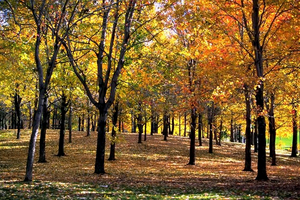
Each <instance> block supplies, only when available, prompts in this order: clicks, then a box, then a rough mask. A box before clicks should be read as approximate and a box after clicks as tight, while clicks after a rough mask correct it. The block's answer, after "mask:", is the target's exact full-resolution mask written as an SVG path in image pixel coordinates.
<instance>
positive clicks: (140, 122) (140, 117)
mask: <svg viewBox="0 0 300 200" xmlns="http://www.w3.org/2000/svg"><path fill="white" fill-rule="evenodd" d="M137 126H138V129H139V139H138V143H142V135H143V114H142V103H141V102H139V113H138V117H137Z"/></svg>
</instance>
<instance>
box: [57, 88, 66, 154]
mask: <svg viewBox="0 0 300 200" xmlns="http://www.w3.org/2000/svg"><path fill="white" fill-rule="evenodd" d="M67 106H68V103H67V97H66V96H65V94H64V93H63V95H62V98H61V107H60V112H61V122H60V131H59V146H58V154H57V156H65V155H66V154H65V150H64V148H65V121H66V114H67Z"/></svg>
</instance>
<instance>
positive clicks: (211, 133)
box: [208, 121, 213, 153]
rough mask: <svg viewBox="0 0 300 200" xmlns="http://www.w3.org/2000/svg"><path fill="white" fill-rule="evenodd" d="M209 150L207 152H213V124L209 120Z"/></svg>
mask: <svg viewBox="0 0 300 200" xmlns="http://www.w3.org/2000/svg"><path fill="white" fill-rule="evenodd" d="M208 124H209V150H208V153H212V152H213V126H212V123H211V121H209V123H208Z"/></svg>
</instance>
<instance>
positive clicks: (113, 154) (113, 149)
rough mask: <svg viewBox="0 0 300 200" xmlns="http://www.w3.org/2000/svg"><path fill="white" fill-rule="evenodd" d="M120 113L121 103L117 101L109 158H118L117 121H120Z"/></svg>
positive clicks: (113, 117)
mask: <svg viewBox="0 0 300 200" xmlns="http://www.w3.org/2000/svg"><path fill="white" fill-rule="evenodd" d="M118 114H119V103H118V102H116V104H115V108H114V112H113V116H112V123H113V128H112V131H111V138H112V141H111V143H110V154H109V158H108V160H116V157H115V152H116V136H117V134H116V133H117V132H116V129H117V122H118Z"/></svg>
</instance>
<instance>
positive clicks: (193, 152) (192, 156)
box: [188, 108, 197, 165]
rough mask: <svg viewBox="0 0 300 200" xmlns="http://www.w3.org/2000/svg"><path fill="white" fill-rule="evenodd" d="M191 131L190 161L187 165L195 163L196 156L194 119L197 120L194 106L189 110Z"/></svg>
mask: <svg viewBox="0 0 300 200" xmlns="http://www.w3.org/2000/svg"><path fill="white" fill-rule="evenodd" d="M191 119H192V121H191V133H190V161H189V163H188V164H189V165H195V158H196V149H195V148H196V147H195V142H196V120H197V113H196V108H193V109H192V110H191Z"/></svg>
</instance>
